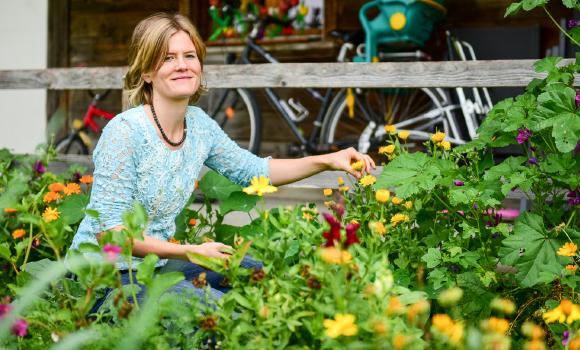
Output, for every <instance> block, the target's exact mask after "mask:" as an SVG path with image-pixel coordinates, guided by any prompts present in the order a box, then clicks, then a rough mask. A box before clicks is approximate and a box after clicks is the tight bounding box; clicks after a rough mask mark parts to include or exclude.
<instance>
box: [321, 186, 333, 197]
mask: <svg viewBox="0 0 580 350" xmlns="http://www.w3.org/2000/svg"><path fill="white" fill-rule="evenodd" d="M322 193H324V195H325V196H326V197H330V196H332V189H330V188H325V189H324V190H323V191H322Z"/></svg>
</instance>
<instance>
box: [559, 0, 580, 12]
mask: <svg viewBox="0 0 580 350" xmlns="http://www.w3.org/2000/svg"><path fill="white" fill-rule="evenodd" d="M562 4H564V6H566V7H567V8H569V9H576V10H578V8H577V7H578V0H562Z"/></svg>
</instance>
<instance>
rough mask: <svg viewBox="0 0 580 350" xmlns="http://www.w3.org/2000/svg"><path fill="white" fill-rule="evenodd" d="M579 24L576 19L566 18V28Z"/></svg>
mask: <svg viewBox="0 0 580 350" xmlns="http://www.w3.org/2000/svg"><path fill="white" fill-rule="evenodd" d="M579 25H580V21H577V20H575V19H569V20H568V29H572V28H574V27H578V26H579Z"/></svg>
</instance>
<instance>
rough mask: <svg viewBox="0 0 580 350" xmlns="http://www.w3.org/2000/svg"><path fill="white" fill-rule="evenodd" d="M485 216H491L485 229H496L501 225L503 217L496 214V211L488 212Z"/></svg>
mask: <svg viewBox="0 0 580 350" xmlns="http://www.w3.org/2000/svg"><path fill="white" fill-rule="evenodd" d="M484 215H487V216H489V220H488V221H487V222H486V223H485V227H496V226H497V225H499V224H500V223H501V219H502V218H503V215H501V213H496V211H495V209H490V210H488V211H487V212H486V213H485V214H484Z"/></svg>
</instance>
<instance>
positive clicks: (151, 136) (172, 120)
mask: <svg viewBox="0 0 580 350" xmlns="http://www.w3.org/2000/svg"><path fill="white" fill-rule="evenodd" d="M204 55H205V46H204V44H203V42H202V40H201V38H200V36H199V34H198V32H197V30H196V29H195V27H194V26H193V25H192V24H191V22H190V21H189V20H188V19H187V18H186V17H184V16H181V15H169V14H165V13H159V14H155V15H152V16H150V17H148V18H146V19H144V20H143V21H141V22H140V23H139V24H138V25H137V27H136V28H135V31H134V33H133V37H132V39H131V45H130V48H129V71H128V72H127V74H126V76H125V89H126V91H127V92H128V94H129V101H130V104H131V105H132V106H136V107H134V108H132V109H129V110H127V111H125V112H123V113H121V114H119V115H118V116H116V117H115V118H114V119H113V120H111V121H110V122H109V123H108V125H107V126H106V127H105V129H104V131H103V134H102V136H101V138H100V140H99V143H98V145H97V147H96V148H95V151H94V154H93V161H94V165H95V171H94V183H93V188H92V192H91V199H90V203H89V206H88V207H89V208H90V209H93V210H96V211H98V212H99V214H100V215H99V218H98V220H97V219H95V218H93V217H91V216H88V215H87V216H86V217H85V218H84V219H83V221H82V222H81V224H80V226H79V229H78V231H77V233H76V235H75V237H74V239H73V243H72V246H71V248H73V249H76V248H78V247H79V245H80V244H81V243H85V242H86V243H93V244H97V239H98V237H99V235H101V234H103V232H105V231H107V230H121V229H122V228H123V226H122V225H123V221H122V214H123V213H124V212H125V211H127V210H129V209H131V207H132V203H133V202H134V201H139V202H140V203H141V204H142V205H143V206H144V207H145V208H146V210H147V213H148V215H149V219H150V223H149V225H148V227H147V229H146V230H145V232H144V240H143V241H140V240H135V241H134V242H133V255H134V257H133V262H132V266H137V265H138V264H139V263H140V261H141V259H140V258H141V257H144V256H145V255H147V254H155V255H157V256H159V257H160V258H161V259H160V260H159V262H158V263H157V266H158V267H159V270H158V271H159V272H164V271H175V270H178V271H181V272H183V273H184V275H185V278H186V280H185V281H184V282H182V283H181V284H179V285H177V286H176V287H174V291H179V290H182V289H194V292H198V293H202V291H201V290H195V287H194V286H193V285H192V284H191V282H189V281H191V279H192V278H195V277H196V276H197V275H199V273H201V272H202V271H203V272H207V273H208V282H210V284H212V287H214V289H213V290H212V293H213V295H214V297H216V298H219V297H220V295H221V294H222V291H223V290H221V291H220V290H219V286H218V282H219V280H220V278H219V277H220V276H219V275H217V274H216V273H214V274H212V273H211V272H208V271H207V270H205V269H203V268H201V267H200V266H197V265H195V264H192V263H190V262H189V261H188V259H187V255H186V254H187V253H188V252H195V253H198V254H202V255H205V256H209V257H218V258H224V257H227V256H228V254H227V251H228V250H229V249H231V247H229V246H226V245H225V244H222V243H218V242H210V243H203V244H200V245H193V244H184V245H178V244H173V243H170V242H168V240H169V239H170V238H171V237H172V236H173V234H174V233H175V223H174V221H175V217H176V216H177V215H178V214H179V212H180V211H181V210H182V209H183V208H184V206H185V205H186V203H187V200H188V199H189V197H190V196H191V194H192V191H193V190H194V184H195V179H196V178H197V177H198V175H199V172H200V170H201V168H202V165H203V164H205V165H207V166H208V167H209V168H212V169H214V170H216V171H217V172H218V173H220V174H222V175H224V176H226V177H227V178H229V179H230V180H232V181H234V182H236V183H238V184H241V185H247V184H248V183H249V182H250V179H251V178H252V177H254V176H260V175H263V176H267V177H269V178H270V180H271V182H272V184H273V185H283V184H287V183H290V182H293V181H297V180H300V179H303V178H305V177H308V176H311V175H313V174H316V173H319V172H321V171H324V170H329V169H334V170H344V171H347V172H349V173H351V174H352V175H354V176H356V177H357V178H358V177H360V176H361V174H360V173H359V172H357V171H354V170H352V169H351V167H350V164H351V162H353V161H359V160H362V161H364V162H365V164H366V171H367V172H368V171H370V168H371V167H374V166H375V165H374V162H373V161H372V159H371V158H370V157H368V156H367V155H363V154H360V153H358V152H357V151H355V150H354V149H352V148H351V149H347V150H343V151H339V152H335V153H331V154H326V155H320V156H311V157H305V158H301V159H271V158H259V157H257V156H255V155H253V154H251V153H250V152H248V151H246V150H243V149H241V148H239V147H238V146H237V145H236V143H234V142H233V141H232V140H231V139H229V138H228V137H227V136H226V134H225V133H224V132H223V131H222V130H221V129H220V128H219V126H218V125H217V123H216V122H215V121H214V120H212V119H211V118H210V117H208V116H207V115H206V114H205V112H204V111H202V110H201V109H199V108H197V107H193V106H189V104H190V103H195V102H196V101H197V99H198V98H199V96H200V95H201V94H202V93H203V92H204V91H205V88H204V86H203V85H202V80H203V79H202V72H203V69H202V68H203V58H204ZM168 259H169V263H167V262H168ZM242 266H243V267H256V266H260V265H259V263H256V262H254V261H252V260H250V259H245V260H244V261H243V262H242ZM117 267H118V268H119V269H121V270H122V276H123V283H125V284H126V283H128V280H129V278H128V272H127V269H128V265H127V264H126V263H117ZM142 296H143V291H142V292H141V293H140V294H139V295H138V299H139V298H141V297H142Z"/></svg>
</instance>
